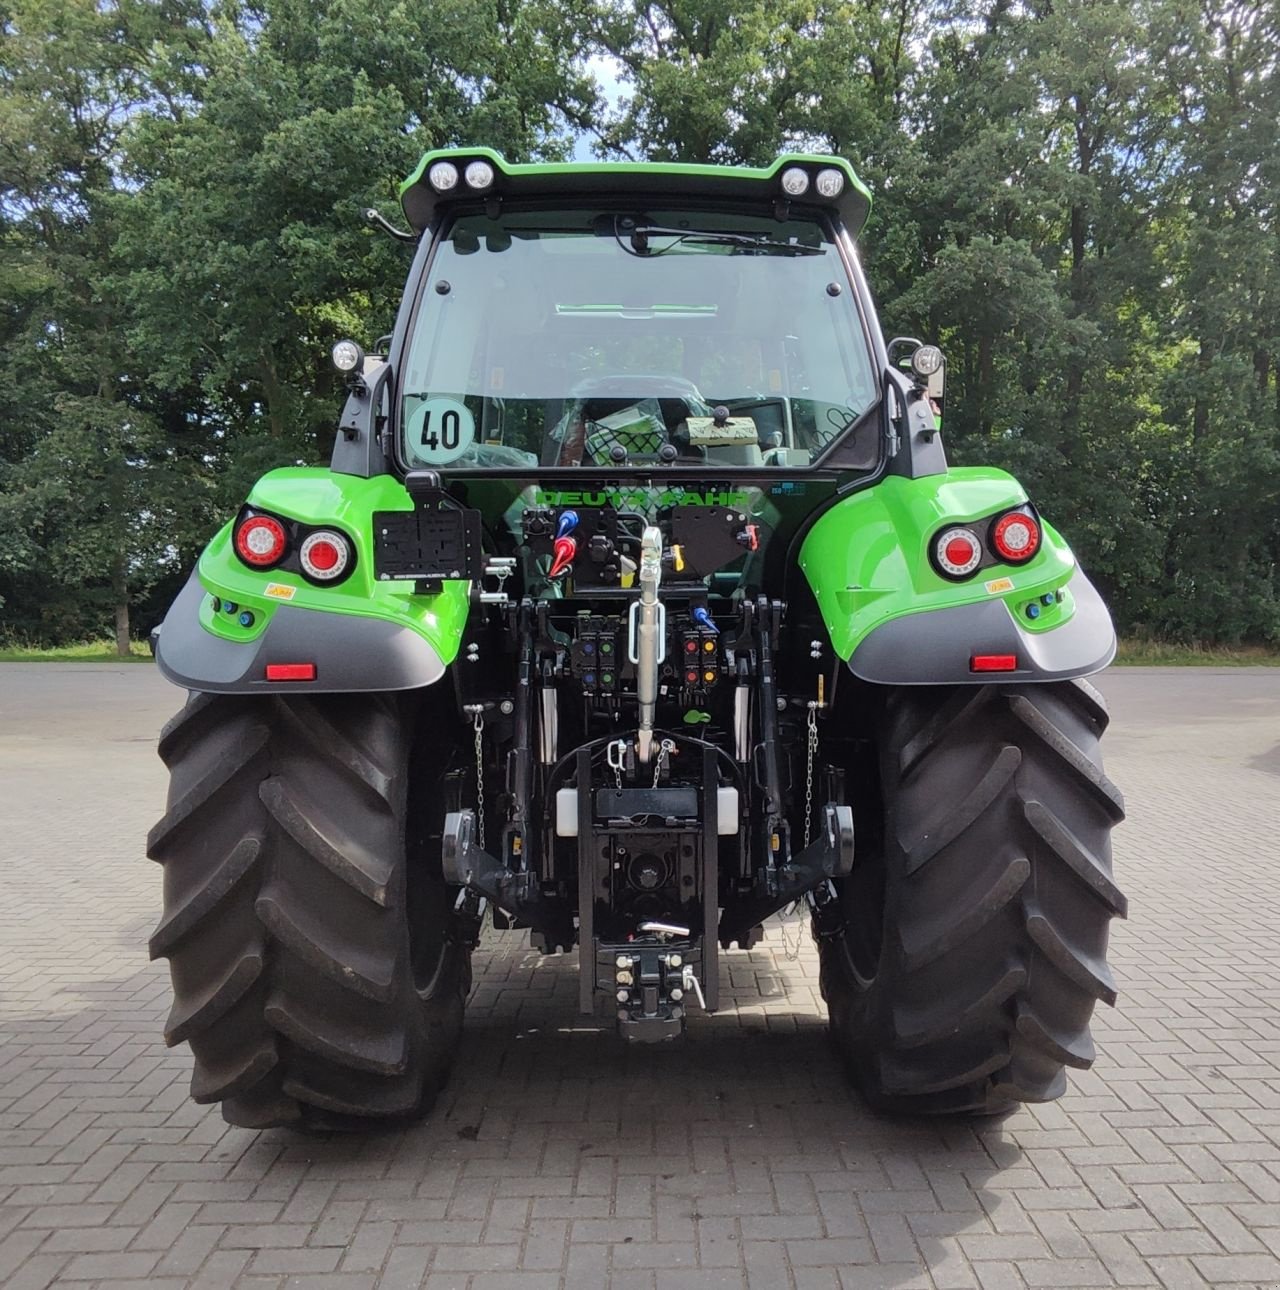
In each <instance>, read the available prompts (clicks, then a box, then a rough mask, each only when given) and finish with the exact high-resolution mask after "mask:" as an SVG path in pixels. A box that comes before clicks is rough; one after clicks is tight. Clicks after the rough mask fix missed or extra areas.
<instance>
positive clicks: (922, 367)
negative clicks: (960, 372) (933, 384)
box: [911, 345, 942, 377]
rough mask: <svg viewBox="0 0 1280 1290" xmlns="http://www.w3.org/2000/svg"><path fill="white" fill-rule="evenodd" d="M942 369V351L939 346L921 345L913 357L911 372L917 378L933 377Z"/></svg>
mask: <svg viewBox="0 0 1280 1290" xmlns="http://www.w3.org/2000/svg"><path fill="white" fill-rule="evenodd" d="M941 368H942V351H941V350H940V349H939V348H938V347H937V345H919V346H917V347H916V350H915V352H914V353H913V354H912V355H911V370H912V371H913V372H914V373H915V374H916V375H917V376H925V377H928V376H932V375H933V374H934V373H935V372H937V371H940V370H941Z"/></svg>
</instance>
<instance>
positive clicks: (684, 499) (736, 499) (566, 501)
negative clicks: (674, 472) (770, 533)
mask: <svg viewBox="0 0 1280 1290" xmlns="http://www.w3.org/2000/svg"><path fill="white" fill-rule="evenodd" d="M747 501H748V497H747V494H746V493H731V492H727V491H725V492H721V491H719V490H717V489H711V490H710V491H708V492H705V493H701V492H698V491H697V490H695V489H689V488H606V489H598V490H592V489H584V490H582V491H578V492H570V491H568V490H562V489H555V488H539V489H538V490H537V492H536V493H535V495H534V504H535V505H537V506H612V507H613V508H614V509H615V510H619V511H624V510H645V509H647V508H648V507H650V506H653V507H663V506H745V505H746V504H747Z"/></svg>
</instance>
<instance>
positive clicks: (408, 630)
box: [156, 467, 471, 694]
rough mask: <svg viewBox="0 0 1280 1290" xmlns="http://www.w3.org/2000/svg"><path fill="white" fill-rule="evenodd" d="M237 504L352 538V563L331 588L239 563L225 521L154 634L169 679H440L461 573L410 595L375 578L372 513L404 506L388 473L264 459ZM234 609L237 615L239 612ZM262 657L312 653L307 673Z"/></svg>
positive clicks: (294, 686)
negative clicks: (273, 668) (277, 670)
mask: <svg viewBox="0 0 1280 1290" xmlns="http://www.w3.org/2000/svg"><path fill="white" fill-rule="evenodd" d="M248 504H249V505H250V506H252V507H254V508H255V509H258V510H263V511H269V512H270V513H271V514H273V515H278V516H280V517H282V518H284V519H289V520H296V521H298V522H299V523H301V524H305V525H314V526H316V527H326V528H336V529H339V530H341V531H342V532H343V533H345V534H346V535H347V537H348V538H350V540H351V542H352V545H353V547H354V550H355V567H354V569H353V570H352V572H351V573H350V574H349V575H348V577H346V578H345V579H343V581H342V582H340V583H338V584H337V585H336V586H332V587H323V586H317V585H315V584H313V583H311V582H308V581H307V580H306V578H304V577H303V576H302V575H301V574H299V573H291V572H289V571H287V570H284V569H269V570H266V571H265V572H264V571H259V570H255V569H250V568H247V567H246V566H245V565H244V564H242V563H241V561H240V560H239V558H238V557H237V556H236V554H235V552H234V550H233V549H232V545H231V530H232V524H231V523H228V524H226V525H225V526H224V527H223V528H222V529H221V530H220V531H219V532H218V533H217V535H216V536H215V537H214V538H213V540H212V541H211V542H210V543H209V545H208V546H207V547H206V548H205V551H204V553H203V555H201V557H200V560H199V563H198V564H197V565H196V569H195V572H194V573H193V574H192V575H191V578H190V579H189V580H188V582H187V585H186V586H185V587H184V588H183V590H182V592H181V593H180V594H179V596H178V598H177V600H175V601H174V603H173V607H172V608H171V609H170V610H169V613H168V615H167V617H166V618H165V620H164V623H163V625H162V627H161V630H160V633H159V635H158V637H157V642H156V660H157V662H158V663H159V664H160V668H161V670H162V671H163V672H164V673H165V675H166V676H168V677H169V679H170V680H172V681H174V682H175V683H176V684H178V685H183V686H186V687H187V689H190V690H207V691H213V692H220V693H240V694H245V693H262V692H264V691H267V690H278V689H282V688H287V689H289V690H311V691H320V692H332V691H354V690H358V691H364V690H369V691H372V690H404V689H411V688H414V687H416V686H421V685H430V684H432V683H433V682H435V681H437V680H439V679H440V677H441V676H442V675H443V674H444V670H445V668H446V667H447V666H448V664H450V663H452V662H453V660H454V658H455V657H456V656H457V653H458V648H459V645H460V643H461V640H462V633H463V630H464V628H465V627H466V622H467V615H468V612H469V609H470V591H471V584H470V583H469V582H466V581H449V582H446V583H445V584H444V586H443V589H442V590H441V591H440V592H439V593H437V594H435V595H430V596H422V595H417V594H415V592H414V587H413V583H412V582H379V581H377V580H375V578H374V577H373V524H372V518H371V517H372V515H373V513H374V512H375V511H408V510H412V509H413V502H412V500H411V499H410V497H409V494H408V493H407V492H406V491H405V489H404V486H403V485H402V484H401V483H400V481H399V480H397V479H395V478H393V477H392V476H390V475H378V476H375V477H373V478H371V479H360V478H357V477H355V476H351V475H335V474H333V473H331V472H330V471H328V470H326V469H324V468H321V467H316V468H287V469H283V470H273V471H271V472H270V473H269V474H266V475H264V476H263V477H262V478H261V479H260V480H259V481H258V483H257V484H256V485H255V486H254V489H253V491H252V492H251V493H250V494H249V499H248ZM228 606H230V608H228ZM244 614H247V615H249V616H250V617H251V621H250V622H249V623H248V625H243V624H242V623H241V621H240V618H241V615H244ZM271 663H314V664H315V665H316V676H315V680H314V681H286V682H277V681H268V680H267V679H266V668H267V665H268V664H271Z"/></svg>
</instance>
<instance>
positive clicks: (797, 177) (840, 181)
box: [782, 166, 844, 201]
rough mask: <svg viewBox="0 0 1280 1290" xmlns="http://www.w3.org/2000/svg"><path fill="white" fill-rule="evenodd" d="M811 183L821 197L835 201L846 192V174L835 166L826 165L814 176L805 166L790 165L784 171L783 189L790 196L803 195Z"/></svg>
mask: <svg viewBox="0 0 1280 1290" xmlns="http://www.w3.org/2000/svg"><path fill="white" fill-rule="evenodd" d="M811 184H812V186H813V189H814V191H815V192H816V193H817V194H818V196H819V197H822V198H825V199H826V200H827V201H834V200H835V199H836V198H837V197H839V196H840V194H841V193H842V192H844V175H843V174H841V173H840V171H838V170H837V169H836V168H835V167H834V166H825V167H823V169H821V170H819V171H818V172H817V174H816V175H814V176H812V177H811V176H810V174H809V171H808V170H806V169H805V167H804V166H788V167H787V168H786V169H785V170H784V171H783V172H782V191H783V192H784V193H785V194H786V195H787V196H788V197H803V196H804V195H805V194H806V193H807V192H808V191H809V187H810V185H811Z"/></svg>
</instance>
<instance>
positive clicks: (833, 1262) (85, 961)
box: [0, 664, 1280, 1290]
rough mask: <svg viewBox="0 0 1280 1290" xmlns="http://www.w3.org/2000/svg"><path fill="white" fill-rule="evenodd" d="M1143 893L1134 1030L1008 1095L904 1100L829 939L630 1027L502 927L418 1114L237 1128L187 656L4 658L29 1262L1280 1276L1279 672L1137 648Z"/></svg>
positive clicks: (134, 1274)
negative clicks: (165, 754)
mask: <svg viewBox="0 0 1280 1290" xmlns="http://www.w3.org/2000/svg"><path fill="white" fill-rule="evenodd" d="M1103 688H1104V689H1105V690H1106V691H1107V692H1108V694H1109V695H1110V697H1111V699H1112V703H1113V709H1114V711H1115V716H1116V724H1115V726H1114V727H1113V735H1112V736H1111V737H1110V739H1109V770H1110V771H1111V773H1112V775H1113V776H1114V778H1115V779H1116V780H1117V781H1118V782H1119V783H1120V784H1121V785H1122V787H1124V788H1125V790H1126V791H1127V793H1128V795H1129V800H1130V807H1131V815H1130V821H1129V823H1128V824H1127V825H1126V826H1125V827H1124V828H1123V829H1122V830H1121V831H1120V833H1119V834H1118V835H1117V868H1118V870H1119V873H1120V876H1121V880H1122V882H1123V884H1124V886H1125V887H1126V889H1127V891H1128V894H1129V896H1130V898H1131V902H1132V906H1133V917H1132V919H1131V921H1130V922H1129V923H1128V924H1126V925H1122V926H1120V927H1119V928H1118V930H1117V934H1116V937H1115V945H1114V949H1113V956H1112V958H1113V964H1114V966H1115V969H1116V974H1117V976H1118V978H1119V980H1120V983H1121V987H1122V990H1123V997H1122V1000H1121V1004H1120V1007H1119V1009H1118V1010H1117V1011H1116V1012H1114V1013H1109V1012H1105V1010H1104V1012H1103V1014H1102V1015H1100V1017H1099V1021H1098V1025H1097V1027H1096V1032H1097V1038H1098V1043H1099V1048H1100V1049H1101V1054H1102V1055H1101V1058H1100V1060H1099V1062H1098V1064H1097V1066H1096V1067H1095V1069H1094V1070H1093V1071H1091V1072H1089V1073H1087V1074H1084V1075H1078V1076H1076V1077H1075V1078H1074V1080H1073V1087H1072V1090H1071V1092H1070V1094H1069V1095H1068V1096H1067V1097H1066V1098H1065V1099H1064V1100H1063V1101H1061V1102H1058V1103H1055V1104H1053V1105H1051V1106H1047V1107H1040V1108H1034V1109H1031V1108H1028V1109H1024V1110H1020V1111H1019V1112H1018V1113H1017V1114H1015V1115H1013V1116H1011V1117H1009V1118H1008V1119H1005V1120H1004V1121H1002V1122H995V1123H988V1124H985V1125H984V1124H978V1125H973V1126H971V1125H966V1124H955V1123H927V1124H903V1123H887V1122H884V1121H878V1120H875V1119H873V1118H871V1117H870V1116H869V1115H868V1113H867V1112H866V1111H865V1109H864V1108H863V1107H862V1106H861V1105H860V1103H859V1102H858V1101H857V1099H856V1098H854V1097H852V1096H851V1095H850V1094H849V1093H848V1092H846V1090H845V1088H844V1086H843V1084H842V1081H841V1077H840V1074H839V1071H838V1070H837V1068H836V1065H835V1063H834V1062H833V1060H832V1058H831V1056H830V1054H829V1053H828V1050H827V1048H826V1045H825V1040H824V1031H823V1021H822V1012H821V1007H820V1001H819V999H818V996H817V989H816V972H815V962H814V958H813V956H812V954H811V953H810V951H809V950H808V948H807V947H806V949H805V950H804V951H803V952H802V953H801V954H800V956H799V958H798V959H795V960H792V959H789V958H788V957H787V955H786V953H785V950H784V947H783V942H782V939H781V937H780V936H779V935H778V934H775V935H774V936H773V937H772V939H771V941H770V942H769V943H768V945H767V947H763V948H761V949H759V950H757V951H756V952H754V953H752V954H751V955H749V956H748V955H733V956H729V957H728V959H727V961H726V968H725V971H726V979H725V994H724V996H723V997H724V998H725V1001H726V1008H725V1011H724V1012H723V1013H722V1014H720V1015H719V1016H717V1017H716V1018H714V1019H701V1020H697V1021H695V1023H694V1024H693V1026H692V1033H691V1035H690V1037H689V1040H688V1041H687V1042H686V1043H685V1044H684V1045H683V1046H679V1047H672V1048H669V1049H662V1050H656V1051H655V1050H634V1051H628V1050H625V1049H620V1048H619V1047H618V1046H617V1045H616V1041H615V1040H614V1039H613V1037H612V1036H611V1035H610V1034H609V1033H607V1032H606V1031H604V1030H602V1029H599V1028H597V1027H596V1026H594V1025H592V1024H590V1022H589V1021H588V1022H587V1023H586V1024H584V1023H583V1022H582V1021H580V1020H579V1018H578V1017H577V1016H576V1013H575V1004H574V990H575V978H574V971H573V965H572V962H571V961H560V960H549V961H541V960H539V959H538V957H537V956H535V955H532V954H530V953H528V952H527V951H526V949H525V947H524V946H523V944H522V943H521V942H520V941H519V940H518V939H516V938H515V937H509V936H508V937H493V938H491V939H490V941H489V942H488V944H487V947H486V949H485V951H484V952H483V953H481V954H480V955H479V956H478V957H477V967H478V972H477V985H476V991H475V997H474V998H473V1000H472V1003H471V1010H470V1014H469V1022H468V1031H467V1036H466V1040H465V1043H464V1047H463V1051H462V1055H461V1060H460V1062H459V1069H458V1073H457V1074H456V1075H455V1077H454V1080H453V1082H452V1084H451V1085H450V1087H449V1088H448V1090H447V1091H446V1093H445V1094H444V1096H443V1097H442V1099H441V1101H440V1103H439V1105H438V1106H437V1109H436V1110H435V1112H434V1113H433V1114H432V1115H431V1117H430V1118H429V1119H427V1120H426V1121H425V1122H424V1123H422V1124H421V1125H419V1126H418V1127H415V1128H413V1129H412V1130H409V1131H405V1132H394V1133H387V1134H384V1135H382V1136H377V1137H372V1138H366V1139H332V1140H326V1139H303V1138H298V1137H294V1136H291V1135H288V1134H285V1133H282V1132H270V1133H261V1134H259V1133H251V1132H247V1131H245V1130H240V1129H229V1128H227V1127H226V1126H225V1125H224V1124H223V1123H222V1120H221V1118H220V1117H219V1116H218V1114H217V1112H216V1111H213V1110H210V1109H207V1108H201V1107H196V1106H194V1105H192V1104H191V1103H190V1102H189V1101H188V1100H187V1096H186V1082H187V1076H188V1058H187V1055H186V1050H185V1049H179V1050H177V1051H173V1052H170V1051H167V1050H166V1049H165V1048H164V1047H163V1045H162V1044H161V1042H160V1037H159V1036H160V1025H161V1020H162V1017H163V1015H164V1013H165V1011H166V1008H167V993H168V986H167V981H166V979H165V973H164V965H163V964H161V965H151V964H149V963H148V962H147V961H146V957H145V952H144V949H143V946H144V943H145V939H146V935H147V933H148V932H149V930H150V928H151V926H152V924H153V922H154V920H155V916H156V908H157V902H158V900H159V871H158V870H157V869H156V867H155V866H154V865H151V864H149V863H147V862H146V861H145V860H144V859H143V858H142V854H141V853H142V838H143V835H144V834H145V831H146V829H147V827H148V825H149V824H150V823H151V821H152V819H153V818H154V817H155V816H156V815H158V814H159V811H160V806H161V801H162V797H163V791H164V780H163V773H162V769H161V767H160V764H159V762H158V760H157V759H156V758H155V756H154V752H153V743H154V737H155V733H156V731H157V730H158V728H159V725H160V723H161V721H162V719H163V718H164V716H165V715H167V713H168V711H169V710H170V708H171V707H173V706H175V700H176V694H175V692H173V691H171V690H169V689H168V687H166V686H165V685H164V684H163V683H162V682H161V681H160V680H159V678H158V677H157V676H156V675H155V673H154V672H153V671H152V669H151V668H149V667H145V666H137V667H121V668H112V667H98V666H73V665H65V664H63V665H24V664H5V665H0V857H2V859H3V868H2V869H0V873H2V874H3V879H4V899H3V901H2V902H0V1284H3V1285H4V1286H5V1287H8V1290H31V1288H33V1287H34V1288H38V1287H43V1286H46V1285H49V1284H52V1283H55V1282H56V1283H58V1284H67V1285H72V1284H79V1285H86V1284H96V1285H101V1286H112V1287H123V1286H126V1285H129V1284H135V1285H146V1286H148V1287H151V1288H152V1290H166V1288H168V1287H173V1288H174V1290H178V1287H197V1286H200V1287H203V1286H209V1287H230V1286H235V1287H237V1290H251V1288H252V1290H273V1288H275V1287H283V1286H291V1287H295V1286H296V1287H311V1286H315V1287H322V1286H323V1287H329V1286H332V1287H351V1288H352V1290H356V1288H358V1287H373V1286H377V1287H387V1288H391V1287H416V1286H427V1287H429V1288H430V1290H444V1288H446V1287H457V1288H458V1290H543V1288H544V1287H545V1288H546V1290H551V1288H553V1287H562V1286H565V1287H571V1288H573V1290H577V1288H578V1287H584V1288H588V1290H595V1288H596V1287H601V1288H603V1287H605V1286H608V1287H611V1288H612V1290H676V1288H677V1287H678V1288H679V1290H700V1288H701V1287H726V1288H732V1290H743V1288H744V1287H750V1290H759V1288H761V1287H763V1288H765V1290H819V1288H821V1290H828V1288H830V1290H853V1287H859V1288H861V1287H874V1286H894V1287H904V1288H905V1287H939V1288H950V1287H956V1288H959V1287H970V1286H980V1287H983V1288H984V1290H997V1288H1003V1287H1023V1286H1027V1287H1049V1286H1079V1287H1091V1286H1111V1285H1118V1286H1164V1287H1170V1288H1172V1287H1183V1286H1188V1287H1191V1286H1205V1285H1210V1286H1231V1287H1235V1286H1276V1285H1277V1284H1280V1145H1278V1144H1280V937H1278V935H1277V924H1280V841H1278V840H1277V839H1278V837H1280V744H1277V742H1276V741H1277V739H1280V671H1272V672H1262V671H1259V672H1255V671H1230V672H1210V673H1204V672H1198V673H1188V672H1177V671H1168V672H1158V671H1128V672H1119V673H1111V674H1109V675H1108V676H1107V677H1106V678H1104V681H1103Z"/></svg>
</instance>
